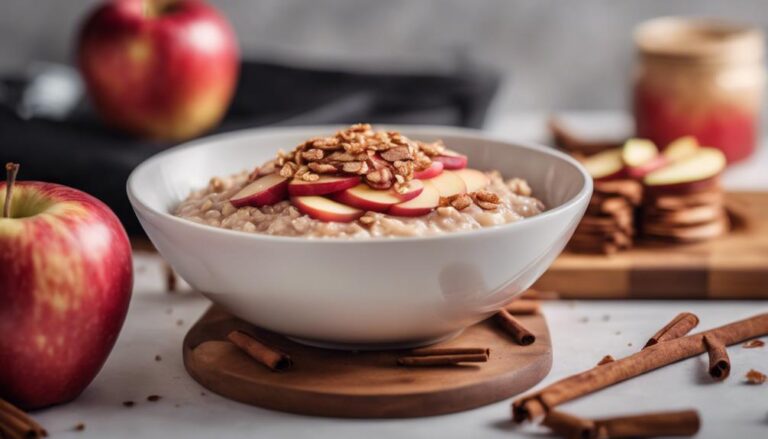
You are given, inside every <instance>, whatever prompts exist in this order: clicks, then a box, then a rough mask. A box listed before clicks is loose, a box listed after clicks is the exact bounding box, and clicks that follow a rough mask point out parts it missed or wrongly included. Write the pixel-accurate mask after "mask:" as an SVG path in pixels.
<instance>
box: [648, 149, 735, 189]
mask: <svg viewBox="0 0 768 439" xmlns="http://www.w3.org/2000/svg"><path fill="white" fill-rule="evenodd" d="M725 166H726V160H725V155H724V154H723V153H722V152H721V151H720V150H719V149H715V148H699V149H698V150H697V151H696V152H695V153H693V154H691V155H689V156H688V157H686V158H685V159H682V160H680V161H677V162H674V163H671V164H669V165H667V166H665V167H663V168H661V169H658V170H656V171H654V172H651V173H650V174H648V175H646V176H645V178H644V179H643V184H644V185H645V187H646V189H647V190H648V191H649V192H651V193H654V194H666V193H676V194H681V193H691V192H698V191H702V190H706V189H710V188H712V187H714V186H716V185H717V184H719V176H720V173H721V172H722V171H723V170H724V169H725Z"/></svg>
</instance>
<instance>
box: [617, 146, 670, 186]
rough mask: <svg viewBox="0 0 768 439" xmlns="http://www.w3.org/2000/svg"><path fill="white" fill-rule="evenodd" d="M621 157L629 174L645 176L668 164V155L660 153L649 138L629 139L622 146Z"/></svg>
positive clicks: (638, 177) (631, 175)
mask: <svg viewBox="0 0 768 439" xmlns="http://www.w3.org/2000/svg"><path fill="white" fill-rule="evenodd" d="M621 159H622V161H623V162H624V166H625V167H626V173H627V176H628V177H630V178H634V179H640V178H643V177H644V176H645V175H646V174H648V173H649V172H653V171H655V170H656V169H659V168H661V167H663V166H664V165H666V164H667V157H666V156H664V155H661V154H659V149H658V148H657V147H656V145H655V144H654V143H653V142H651V141H650V140H647V139H629V140H627V141H626V142H625V143H624V146H623V147H622V148H621Z"/></svg>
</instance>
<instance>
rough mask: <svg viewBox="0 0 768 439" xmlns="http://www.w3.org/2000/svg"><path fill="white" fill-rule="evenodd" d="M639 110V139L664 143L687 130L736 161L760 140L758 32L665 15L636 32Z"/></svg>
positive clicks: (762, 78)
mask: <svg viewBox="0 0 768 439" xmlns="http://www.w3.org/2000/svg"><path fill="white" fill-rule="evenodd" d="M635 44H636V45H637V48H638V63H637V67H636V70H635V76H634V90H633V94H634V96H633V107H634V115H635V124H636V130H637V135H638V137H644V138H648V139H651V140H653V141H654V142H655V143H656V145H658V146H659V147H660V148H662V149H663V148H665V147H666V146H667V145H668V144H669V143H670V142H671V141H673V140H675V139H677V138H678V137H682V136H685V135H692V136H694V137H696V138H697V139H698V141H699V143H700V144H701V145H702V146H712V147H715V148H719V149H721V150H722V151H723V152H724V153H725V156H726V158H727V159H728V162H729V163H732V162H735V161H738V160H741V159H744V158H746V157H748V156H749V155H750V154H751V153H752V152H753V151H754V149H755V145H756V144H757V142H758V139H759V124H760V112H761V107H762V99H763V89H764V84H765V67H764V65H763V54H764V42H763V34H762V32H760V31H759V30H756V29H753V28H749V27H744V26H738V25H733V24H727V23H723V22H719V21H711V20H700V19H685V18H675V17H665V18H657V19H654V20H650V21H648V22H645V23H643V24H642V25H640V26H639V27H638V28H637V30H636V32H635Z"/></svg>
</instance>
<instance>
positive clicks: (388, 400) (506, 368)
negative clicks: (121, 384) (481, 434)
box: [184, 307, 552, 418]
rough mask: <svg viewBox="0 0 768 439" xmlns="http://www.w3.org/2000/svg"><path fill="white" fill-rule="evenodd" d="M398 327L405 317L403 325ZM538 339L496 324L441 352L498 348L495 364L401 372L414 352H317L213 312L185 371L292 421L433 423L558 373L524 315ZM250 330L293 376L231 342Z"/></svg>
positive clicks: (545, 336) (191, 339)
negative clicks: (526, 339)
mask: <svg viewBox="0 0 768 439" xmlns="http://www.w3.org/2000/svg"><path fill="white" fill-rule="evenodd" d="M393 318H396V317H393ZM519 320H520V321H521V322H522V323H523V324H524V325H525V326H526V327H527V328H528V329H529V330H530V331H531V332H533V333H534V334H535V335H536V342H535V343H534V344H532V345H529V346H520V345H517V344H516V343H515V342H514V341H513V340H512V338H511V337H510V336H509V335H508V334H506V333H505V332H503V331H502V330H500V329H499V328H498V327H497V325H496V324H494V323H493V322H492V321H485V322H481V323H478V324H476V325H474V326H472V327H470V328H467V329H466V330H465V331H464V332H463V333H462V334H461V335H459V336H458V337H456V338H454V339H452V340H449V341H446V342H442V343H439V344H438V345H435V346H439V347H488V348H490V359H489V361H488V362H486V363H473V364H468V365H461V366H446V367H401V366H398V365H397V357H399V356H401V355H403V354H404V353H405V352H407V351H377V352H348V351H336V350H327V349H320V348H314V347H310V346H305V345H302V344H298V343H295V342H292V341H290V340H288V339H286V338H285V337H282V336H280V335H277V334H274V333H270V332H267V331H264V330H262V329H258V328H255V327H253V326H251V325H249V324H247V323H245V322H244V321H242V320H239V319H237V318H235V317H233V316H231V315H230V314H228V313H226V312H225V311H223V310H221V309H219V308H216V307H212V308H211V309H209V310H208V312H206V314H205V315H204V316H203V317H202V318H201V319H200V320H199V321H198V322H197V323H195V325H194V326H193V327H192V328H191V329H190V331H189V333H187V336H186V337H185V339H184V366H185V367H186V369H187V371H188V372H189V374H190V375H191V376H192V377H193V378H194V379H195V380H196V381H198V382H199V383H200V384H202V385H203V386H205V387H206V388H208V389H209V390H211V391H213V392H215V393H218V394H219V395H222V396H224V397H227V398H230V399H234V400H237V401H240V402H243V403H246V404H252V405H256V406H259V407H264V408H269V409H273V410H280V411H286V412H292V413H299V414H306V415H315V416H334V417H345V418H393V417H416V416H431V415H438V414H444V413H452V412H457V411H462V410H468V409H471V408H475V407H479V406H482V405H485V404H489V403H492V402H496V401H500V400H502V399H506V398H509V397H511V396H513V395H516V394H518V393H521V392H523V391H525V390H527V389H529V388H531V387H533V386H534V385H536V384H537V383H538V382H539V381H541V380H542V379H543V378H544V377H545V376H546V375H547V373H549V369H550V367H551V365H552V345H551V342H550V337H549V331H548V329H547V324H546V321H545V320H544V317H543V316H541V315H530V316H519ZM235 329H238V330H244V331H247V332H250V333H251V334H253V335H255V336H257V337H258V338H260V339H262V340H264V341H265V342H267V343H268V344H269V345H271V346H273V347H275V348H278V349H280V350H282V351H284V352H286V353H288V354H289V355H290V356H291V357H292V359H293V363H294V365H293V367H292V368H291V369H290V370H287V371H285V372H271V371H269V370H268V369H267V368H265V367H264V366H262V365H260V364H258V363H256V362H255V361H253V360H252V359H251V358H250V357H248V356H246V355H245V354H244V353H243V352H241V351H240V350H239V349H238V348H236V347H235V346H234V345H233V344H231V343H229V342H227V341H226V336H227V334H229V332H231V331H232V330H235Z"/></svg>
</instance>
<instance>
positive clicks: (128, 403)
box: [123, 401, 136, 407]
mask: <svg viewBox="0 0 768 439" xmlns="http://www.w3.org/2000/svg"><path fill="white" fill-rule="evenodd" d="M135 404H136V403H135V402H133V401H123V407H133V406H134V405H135Z"/></svg>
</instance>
